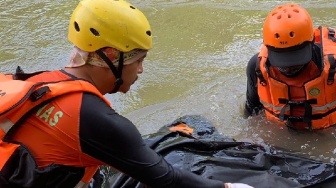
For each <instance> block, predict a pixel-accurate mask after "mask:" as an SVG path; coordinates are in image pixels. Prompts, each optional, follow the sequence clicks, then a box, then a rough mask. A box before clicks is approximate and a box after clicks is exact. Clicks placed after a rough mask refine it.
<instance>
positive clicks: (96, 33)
mask: <svg viewBox="0 0 336 188" xmlns="http://www.w3.org/2000/svg"><path fill="white" fill-rule="evenodd" d="M90 31H91V33H92V34H93V35H94V36H96V37H99V36H100V34H99V32H98V31H97V30H96V29H94V28H90Z"/></svg>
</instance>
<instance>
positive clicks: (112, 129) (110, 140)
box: [79, 93, 224, 188]
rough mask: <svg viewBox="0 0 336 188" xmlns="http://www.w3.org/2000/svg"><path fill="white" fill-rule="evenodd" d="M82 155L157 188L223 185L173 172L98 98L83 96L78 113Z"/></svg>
mask: <svg viewBox="0 0 336 188" xmlns="http://www.w3.org/2000/svg"><path fill="white" fill-rule="evenodd" d="M79 136H80V144H81V149H82V151H83V152H84V153H86V154H88V155H90V156H92V157H94V158H96V159H98V160H100V161H103V162H105V163H106V164H108V165H111V166H112V167H113V168H115V169H117V170H119V171H121V172H123V173H125V174H127V175H129V176H131V177H133V178H135V179H137V180H139V181H141V182H143V183H144V184H146V185H148V186H150V187H158V188H166V187H167V188H173V187H178V188H184V187H185V188H188V187H190V188H207V187H209V188H210V187H211V188H224V183H223V182H221V181H217V180H211V179H207V178H204V177H201V176H198V175H196V174H193V173H192V172H189V171H183V170H180V169H177V168H173V167H172V166H171V165H170V164H168V163H167V162H166V161H165V160H164V159H163V158H162V157H161V156H160V155H158V154H157V153H156V152H155V151H154V150H152V149H151V148H149V147H148V146H147V145H146V144H145V143H144V141H143V139H142V137H141V134H140V133H139V131H138V129H137V128H136V127H135V125H134V124H133V123H132V122H131V121H130V120H128V119H126V118H125V117H123V116H121V115H119V114H118V113H116V112H115V111H114V110H113V109H112V108H111V107H110V106H108V105H107V104H106V103H105V102H104V101H103V100H102V99H100V98H99V97H97V96H95V95H92V94H88V93H85V94H84V95H83V100H82V106H81V111H80V130H79Z"/></svg>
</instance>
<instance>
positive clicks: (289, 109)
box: [245, 3, 336, 130]
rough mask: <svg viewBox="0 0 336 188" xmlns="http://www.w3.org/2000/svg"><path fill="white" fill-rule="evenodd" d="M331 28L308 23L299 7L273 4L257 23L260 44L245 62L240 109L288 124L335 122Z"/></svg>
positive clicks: (312, 126)
mask: <svg viewBox="0 0 336 188" xmlns="http://www.w3.org/2000/svg"><path fill="white" fill-rule="evenodd" d="M335 54H336V38H335V30H334V29H331V28H327V27H318V28H316V29H314V27H313V23H312V19H311V17H310V15H309V13H308V12H307V10H306V9H304V8H303V7H301V6H299V5H297V4H293V3H289V4H284V5H280V6H278V7H276V8H274V9H273V10H272V11H271V12H270V13H269V14H268V16H267V17H266V19H265V22H264V26H263V46H262V49H261V51H260V52H259V53H258V54H255V55H254V56H253V57H252V58H251V59H250V61H249V63H248V65H247V70H246V74H247V92H246V103H245V113H246V114H247V115H254V114H258V113H259V112H260V110H261V109H265V113H266V116H267V117H268V118H271V119H275V120H279V121H281V122H284V125H286V126H287V127H289V128H293V129H310V130H313V129H322V128H326V127H329V126H332V125H334V124H335V123H336V98H335V93H336V85H335V84H336V83H335V81H334V80H335Z"/></svg>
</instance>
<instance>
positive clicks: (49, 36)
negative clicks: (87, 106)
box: [0, 0, 336, 163]
mask: <svg viewBox="0 0 336 188" xmlns="http://www.w3.org/2000/svg"><path fill="white" fill-rule="evenodd" d="M130 2H131V3H132V4H134V5H135V6H137V7H138V8H139V9H141V10H142V11H143V12H144V13H145V15H146V16H147V17H148V19H149V21H150V23H151V26H152V32H153V35H154V48H153V49H152V50H151V51H150V53H149V54H148V58H146V60H145V63H144V69H145V72H144V73H143V74H142V75H140V78H139V80H138V81H137V82H136V83H135V84H134V86H133V87H132V89H131V91H130V92H129V93H127V94H116V95H107V97H108V98H109V100H111V102H112V103H113V107H114V108H115V109H116V110H117V111H118V112H119V113H120V114H122V115H125V116H126V117H128V118H130V119H131V120H132V121H133V123H134V124H135V125H136V126H137V127H138V128H139V130H140V131H141V133H142V134H150V133H152V132H155V131H157V130H158V129H159V128H160V127H161V126H163V125H166V124H169V123H170V122H172V121H173V120H175V119H177V118H178V117H181V116H183V115H190V114H200V115H203V116H205V117H206V118H208V119H209V120H211V121H212V122H213V124H214V125H215V126H216V128H217V129H218V130H219V131H220V132H221V133H222V134H223V135H224V136H226V137H232V138H235V139H236V140H239V141H248V142H255V143H259V144H267V145H273V146H278V147H282V148H286V149H287V150H291V151H293V152H295V153H298V154H302V155H304V156H307V157H310V158H313V159H318V160H323V161H326V162H332V163H334V162H335V160H336V130H335V128H329V129H326V130H323V131H319V132H314V133H297V132H292V131H288V130H287V129H286V128H283V127H282V126H280V125H277V124H276V123H275V122H270V121H267V120H265V119H264V118H263V117H262V116H261V117H253V118H249V119H244V118H242V105H243V103H244V98H245V89H246V75H245V66H246V64H247V61H248V60H249V58H250V57H251V56H252V55H254V54H255V53H257V52H258V50H259V48H260V46H261V43H262V40H261V27H262V23H263V20H264V18H265V17H266V15H267V13H268V11H270V9H271V8H273V7H275V6H276V5H278V4H281V3H286V2H289V1H272V0H268V1H267V0H259V1H257V0H234V1H233V0H207V1H205V0H153V1H150V0H134V1H130ZM292 2H296V3H299V4H301V5H303V6H304V7H306V8H307V9H308V11H309V12H310V13H311V15H312V18H313V21H314V24H315V26H319V25H325V26H330V27H334V26H335V22H336V19H335V18H336V11H335V8H336V3H335V2H334V1H333V0H316V1H309V0H305V1H304V0H301V1H292ZM77 3H78V1H67V0H54V1H42V0H31V1H20V2H17V1H13V0H0V4H1V6H0V20H1V22H0V36H1V44H2V45H1V46H0V70H1V71H2V72H13V71H14V70H15V67H16V66H17V65H20V66H22V67H23V68H24V70H25V71H27V72H29V71H35V70H40V69H43V70H52V69H60V68H62V67H63V66H64V65H66V64H67V61H68V58H69V54H70V50H71V49H72V45H71V44H70V43H69V42H68V41H67V27H68V19H69V17H70V14H71V12H72V10H73V9H74V8H75V6H76V4H77Z"/></svg>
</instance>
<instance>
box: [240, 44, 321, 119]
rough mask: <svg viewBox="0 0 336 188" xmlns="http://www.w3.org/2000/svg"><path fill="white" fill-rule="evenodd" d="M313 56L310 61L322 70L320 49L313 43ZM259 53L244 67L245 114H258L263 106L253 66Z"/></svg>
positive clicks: (254, 66)
mask: <svg viewBox="0 0 336 188" xmlns="http://www.w3.org/2000/svg"><path fill="white" fill-rule="evenodd" d="M312 54H313V56H312V61H313V62H314V63H316V65H317V67H318V68H319V69H320V70H322V69H323V64H322V58H321V57H322V56H321V49H320V47H319V46H317V45H313V53H312ZM258 55H259V53H257V54H255V55H254V56H252V58H251V59H250V60H249V62H248V63H247V67H246V77H247V89H246V102H245V109H244V114H245V115H246V116H251V115H258V114H259V112H260V110H261V109H262V108H263V106H262V104H261V103H260V100H259V95H258V82H257V81H258V80H257V75H256V73H255V68H256V65H257V62H258Z"/></svg>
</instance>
